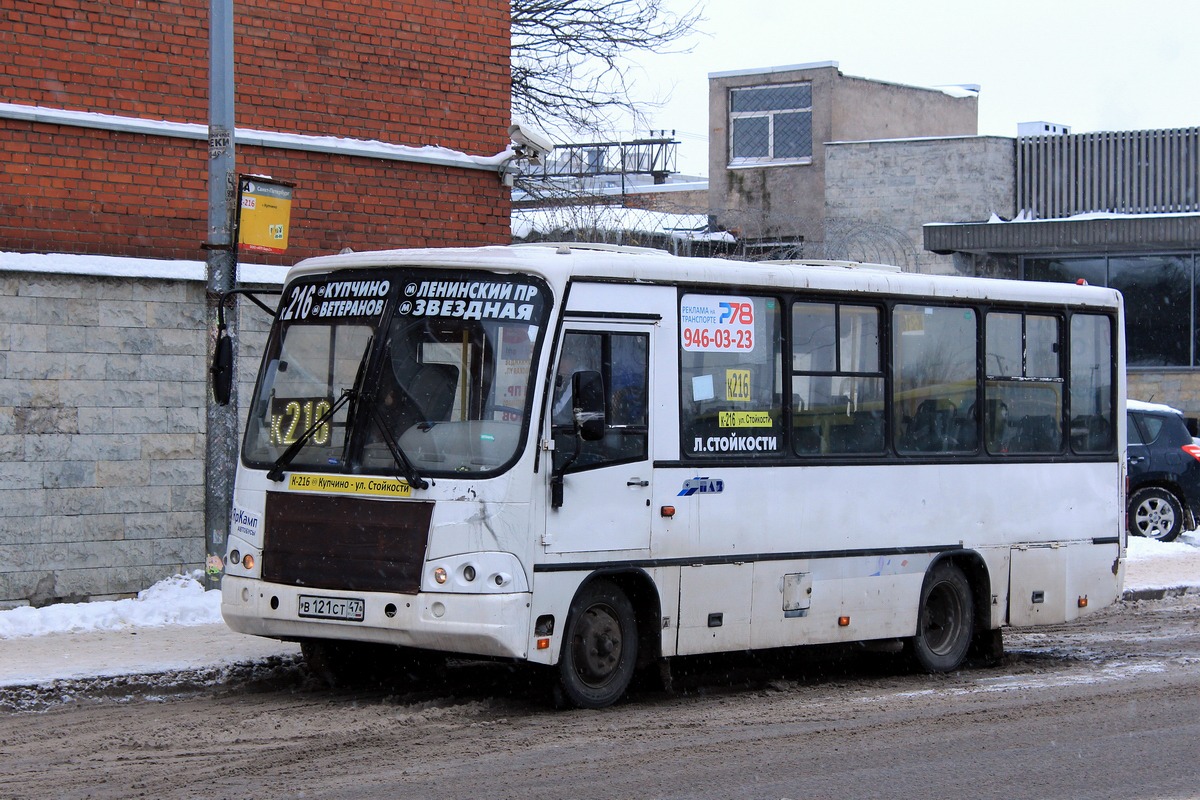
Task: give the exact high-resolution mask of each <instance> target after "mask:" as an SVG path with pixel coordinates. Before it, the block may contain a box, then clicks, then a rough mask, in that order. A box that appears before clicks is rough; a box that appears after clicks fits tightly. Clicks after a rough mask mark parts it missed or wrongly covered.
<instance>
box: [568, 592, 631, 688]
mask: <svg viewBox="0 0 1200 800" xmlns="http://www.w3.org/2000/svg"><path fill="white" fill-rule="evenodd" d="M573 650H574V656H575V671H576V672H577V673H578V674H579V677H580V678H581V679H582V680H583V681H584V682H585V683H587V684H588V685H589V686H600V685H602V684H604V683H605V682H606V681H608V680H609V679H610V678H612V676H613V674H614V673H615V672H616V670H617V665H618V664H620V662H621V625H620V623H619V622H618V620H617V615H616V613H615V612H614V611H613V610H612V609H611V608H608V607H607V606H592V607H591V608H589V609H588V610H587V611H586V612H584V614H583V616H582V617H581V618H580V620H579V627H578V631H577V633H576V635H575V638H574V646H573Z"/></svg>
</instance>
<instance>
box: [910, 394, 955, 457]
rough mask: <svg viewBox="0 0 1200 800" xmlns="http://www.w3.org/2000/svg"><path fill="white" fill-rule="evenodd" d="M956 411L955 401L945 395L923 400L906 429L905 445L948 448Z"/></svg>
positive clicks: (911, 447) (937, 448)
mask: <svg viewBox="0 0 1200 800" xmlns="http://www.w3.org/2000/svg"><path fill="white" fill-rule="evenodd" d="M954 412H955V409H954V403H952V402H951V401H949V400H947V399H946V398H944V397H937V398H935V397H930V398H926V399H925V400H922V401H921V404H920V405H918V406H917V412H916V413H915V414H913V417H912V420H911V421H910V422H909V423H908V428H907V430H906V431H905V437H904V444H905V447H907V448H908V449H910V450H922V451H938V450H946V449H948V444H947V443H948V439H949V436H950V434H951V433H952V432H953V431H952V430H951V427H952V425H951V423H952V421H953V419H954Z"/></svg>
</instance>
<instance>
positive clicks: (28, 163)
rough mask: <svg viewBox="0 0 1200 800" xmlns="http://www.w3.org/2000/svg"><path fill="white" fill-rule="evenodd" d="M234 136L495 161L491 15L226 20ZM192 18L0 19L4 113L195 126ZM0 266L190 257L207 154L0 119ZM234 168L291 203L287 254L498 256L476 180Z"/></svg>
mask: <svg viewBox="0 0 1200 800" xmlns="http://www.w3.org/2000/svg"><path fill="white" fill-rule="evenodd" d="M235 10H236V13H235V57H236V61H237V64H236V76H237V91H236V99H237V103H236V120H237V126H238V127H239V128H252V129H258V130H268V131H275V132H282V133H299V134H305V135H314V136H336V137H343V138H353V139H366V140H379V141H384V142H387V143H390V144H402V145H409V146H414V147H420V146H425V145H440V146H442V147H446V148H450V149H452V150H456V151H460V152H464V153H469V154H473V155H484V156H490V155H493V154H495V153H497V152H499V151H501V150H503V149H504V147H505V146H506V145H507V142H508V138H507V126H508V123H509V103H508V93H509V75H508V69H509V62H508V44H509V42H508V16H507V15H508V5H507V2H506V0H473V2H471V3H454V4H451V3H443V2H439V1H438V0H407V2H387V0H373V1H368V2H359V3H355V4H352V5H345V4H341V3H334V2H332V0H328V2H326V0H309V1H308V2H271V3H268V2H264V1H263V0H248V1H246V0H239V2H238V3H236V4H235ZM207 16H208V3H207V0H185V1H184V2H156V3H144V2H141V1H140V0H115V1H114V2H111V3H93V2H82V1H81V0H61V1H60V2H55V3H53V4H47V3H44V2H23V1H18V0H3V1H2V2H0V18H2V20H3V21H2V23H0V49H2V50H3V51H4V52H6V53H9V54H12V58H10V59H6V60H5V61H4V62H3V64H0V97H3V98H4V100H5V101H6V102H15V103H18V104H21V105H37V106H43V107H47V108H53V109H64V110H73V111H89V112H99V113H104V114H111V115H120V116H126V117H135V118H139V119H145V120H168V121H171V122H183V123H193V124H205V123H206V122H207V117H208V101H207V97H208V29H207ZM0 161H2V162H3V164H4V167H3V171H2V172H0V250H20V251H55V252H70V253H103V254H113V255H137V256H143V257H156V258H189V259H195V258H203V254H202V253H201V251H200V249H199V245H200V244H201V243H202V242H203V241H204V239H205V238H206V234H207V222H206V220H207V210H208V199H207V179H208V175H207V170H208V152H207V142H206V141H200V140H195V139H184V138H176V137H172V136H167V135H164V136H158V135H145V134H135V133H126V132H119V131H106V130H96V129H88V128H77V127H72V126H66V125H58V124H46V123H41V122H27V121H20V120H11V119H0ZM237 161H238V165H237V168H238V170H239V171H240V172H244V173H260V174H269V175H272V176H273V177H275V178H279V179H282V180H287V181H293V182H295V183H297V184H298V186H297V189H296V193H295V200H294V204H293V211H292V231H291V235H290V237H289V242H290V245H291V247H290V249H289V253H288V255H287V256H286V262H285V261H284V259H283V258H276V259H272V258H269V257H268V258H258V259H256V260H259V261H263V262H266V263H291V262H293V261H295V260H296V259H298V258H302V257H305V256H307V255H312V254H315V253H328V252H331V251H332V252H336V251H337V250H340V249H342V248H343V247H353V248H354V249H356V250H361V249H369V248H379V247H401V246H424V245H431V246H440V245H451V244H481V243H499V242H505V241H508V239H509V235H508V234H509V228H508V194H507V191H506V189H505V188H504V187H503V186H502V185H501V182H500V181H499V179H498V177H497V175H496V174H495V173H494V172H492V171H489V170H478V169H460V168H456V167H442V166H434V165H428V164H419V163H408V162H396V161H383V160H378V159H372V158H359V157H347V156H343V155H336V154H326V153H313V152H303V151H296V150H282V149H266V148H262V147H248V146H240V147H238V149H237Z"/></svg>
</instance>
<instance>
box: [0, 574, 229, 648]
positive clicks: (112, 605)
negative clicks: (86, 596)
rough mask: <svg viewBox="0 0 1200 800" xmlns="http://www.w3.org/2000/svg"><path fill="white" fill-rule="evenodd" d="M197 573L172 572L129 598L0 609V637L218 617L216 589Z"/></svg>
mask: <svg viewBox="0 0 1200 800" xmlns="http://www.w3.org/2000/svg"><path fill="white" fill-rule="evenodd" d="M200 577H201V573H200V572H199V571H196V572H194V573H192V574H191V575H174V576H172V577H170V578H167V579H165V580H161V581H159V582H158V583H156V584H154V585H153V586H151V587H150V588H149V589H146V590H144V591H142V592H139V593H138V596H137V597H136V598H133V599H130V600H98V601H95V602H91V603H60V604H57V605H52V606H46V607H45V608H31V607H29V606H24V607H21V608H14V609H10V610H8V611H0V639H16V638H19V637H23V636H45V635H47V634H51V633H79V632H83V631H116V630H125V629H128V628H146V627H162V626H164V625H209V624H213V623H218V622H221V593H220V592H219V591H215V590H214V591H205V590H204V587H203V586H202V585H201V583H200V581H199V578H200Z"/></svg>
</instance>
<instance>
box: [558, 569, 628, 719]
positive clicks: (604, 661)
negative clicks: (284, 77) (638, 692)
mask: <svg viewBox="0 0 1200 800" xmlns="http://www.w3.org/2000/svg"><path fill="white" fill-rule="evenodd" d="M637 646H638V636H637V622H636V621H635V619H634V614H633V605H632V604H631V603H630V602H629V598H628V597H626V596H625V593H624V592H623V591H621V589H620V588H619V587H617V586H616V585H615V584H613V583H611V582H609V581H605V580H598V581H593V582H592V583H590V584H588V585H587V586H585V587H584V588H583V589H581V590H580V592H579V594H578V595H576V597H575V600H574V602H572V603H571V610H570V612H569V613H568V615H567V627H566V630H565V631H564V635H563V652H562V657H561V658H560V659H559V661H558V686H557V687H556V688H557V690H558V691H557V692H556V694H559V695H561V696H560V697H559V698H558V699H560V700H561V701H562V702H563V704H565V705H572V706H575V707H577V708H604V707H605V706H609V705H612V704H613V703H615V702H617V700H619V699H620V698H621V695H623V694H625V690H626V689H627V688H628V687H629V682H630V680H631V679H632V678H633V673H634V667H635V665H636V664H637Z"/></svg>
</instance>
